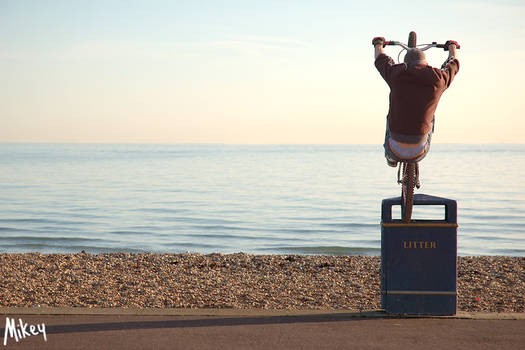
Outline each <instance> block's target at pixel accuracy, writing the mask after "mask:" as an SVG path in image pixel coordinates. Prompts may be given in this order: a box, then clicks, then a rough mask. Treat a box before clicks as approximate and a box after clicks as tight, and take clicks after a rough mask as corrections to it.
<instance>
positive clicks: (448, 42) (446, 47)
mask: <svg viewBox="0 0 525 350" xmlns="http://www.w3.org/2000/svg"><path fill="white" fill-rule="evenodd" d="M452 44H454V45H456V49H460V48H461V46H459V44H458V42H457V41H454V40H447V42H446V43H445V45H444V49H445V51H448V46H449V45H452Z"/></svg>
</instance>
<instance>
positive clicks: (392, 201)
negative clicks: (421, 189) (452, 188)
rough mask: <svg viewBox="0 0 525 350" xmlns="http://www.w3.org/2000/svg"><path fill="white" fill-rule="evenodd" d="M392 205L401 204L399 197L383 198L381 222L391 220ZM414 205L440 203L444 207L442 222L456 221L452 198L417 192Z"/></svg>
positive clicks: (455, 206) (455, 203)
mask: <svg viewBox="0 0 525 350" xmlns="http://www.w3.org/2000/svg"><path fill="white" fill-rule="evenodd" d="M393 205H401V197H394V198H386V199H383V201H382V203H381V221H382V222H392V206H393ZM414 205H415V206H417V205H442V206H444V207H445V220H444V222H447V223H452V224H456V223H457V202H456V201H455V200H453V199H450V198H443V197H437V196H431V195H428V194H422V193H418V194H415V195H414Z"/></svg>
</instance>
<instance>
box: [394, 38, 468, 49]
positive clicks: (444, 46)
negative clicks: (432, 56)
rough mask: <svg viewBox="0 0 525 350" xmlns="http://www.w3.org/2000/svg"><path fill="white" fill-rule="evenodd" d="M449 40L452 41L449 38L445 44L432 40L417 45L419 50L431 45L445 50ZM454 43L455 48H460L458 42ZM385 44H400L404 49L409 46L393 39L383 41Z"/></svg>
mask: <svg viewBox="0 0 525 350" xmlns="http://www.w3.org/2000/svg"><path fill="white" fill-rule="evenodd" d="M451 42H452V41H451V40H449V41H447V42H446V43H445V44H438V43H437V42H435V41H434V42H432V43H431V44H423V45H418V46H424V47H418V49H420V50H421V51H425V50H428V49H430V48H432V47H437V48H440V49H445V51H446V50H447V48H448V45H447V44H450V43H451ZM454 43H455V45H456V48H457V49H459V48H460V46H459V44H458V43H456V42H454ZM385 45H397V46H401V47H402V48H403V49H405V50H410V47H408V45H406V44H403V43H402V42H400V41H394V40H390V41H385Z"/></svg>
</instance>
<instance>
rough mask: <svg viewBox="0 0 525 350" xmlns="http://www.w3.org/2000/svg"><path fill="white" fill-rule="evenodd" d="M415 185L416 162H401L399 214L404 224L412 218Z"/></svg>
mask: <svg viewBox="0 0 525 350" xmlns="http://www.w3.org/2000/svg"><path fill="white" fill-rule="evenodd" d="M415 186H416V164H415V163H403V180H402V182H401V216H402V219H403V222H404V223H405V224H408V223H409V222H410V219H411V218H412V207H413V205H414V187H415Z"/></svg>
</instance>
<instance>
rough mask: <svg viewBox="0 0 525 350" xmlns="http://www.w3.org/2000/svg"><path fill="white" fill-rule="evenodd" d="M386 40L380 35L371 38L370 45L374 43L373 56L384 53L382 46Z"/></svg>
mask: <svg viewBox="0 0 525 350" xmlns="http://www.w3.org/2000/svg"><path fill="white" fill-rule="evenodd" d="M385 44H386V40H385V38H383V37H382V36H376V37H375V38H374V39H372V45H374V58H377V57H378V56H379V55H381V54H382V53H385V51H384V50H383V47H385Z"/></svg>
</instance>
